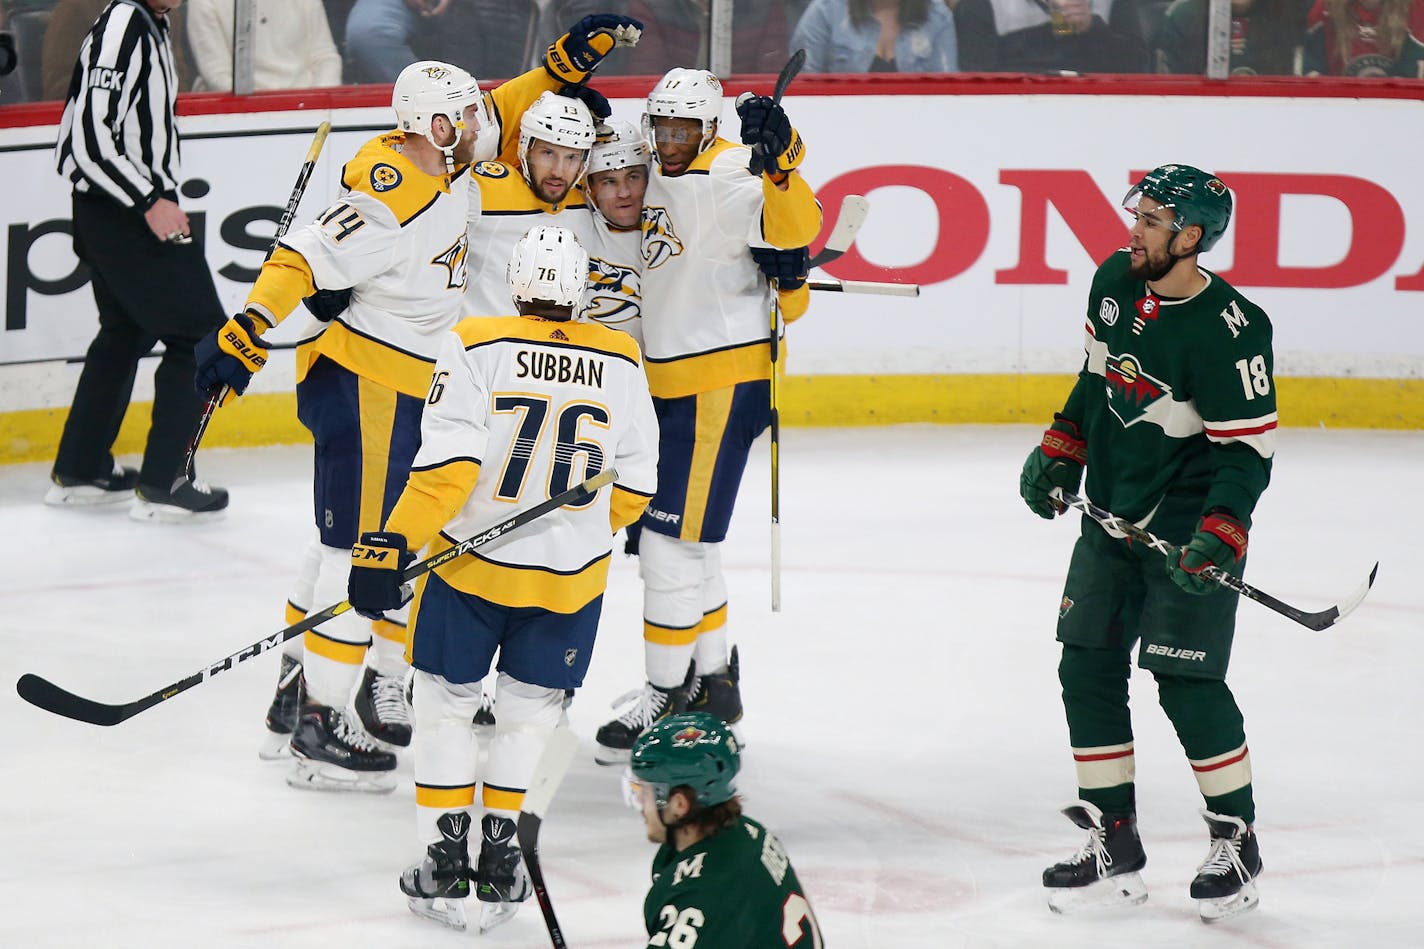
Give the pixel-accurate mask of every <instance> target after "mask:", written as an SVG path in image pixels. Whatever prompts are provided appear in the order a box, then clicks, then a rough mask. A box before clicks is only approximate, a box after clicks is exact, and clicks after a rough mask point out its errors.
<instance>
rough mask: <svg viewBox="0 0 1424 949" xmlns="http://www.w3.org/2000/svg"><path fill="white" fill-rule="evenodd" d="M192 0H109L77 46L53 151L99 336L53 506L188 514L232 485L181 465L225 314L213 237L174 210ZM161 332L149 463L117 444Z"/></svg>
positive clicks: (70, 425)
mask: <svg viewBox="0 0 1424 949" xmlns="http://www.w3.org/2000/svg"><path fill="white" fill-rule="evenodd" d="M181 2H182V0H113V2H112V3H110V4H109V5H108V6H107V7H106V8H105V9H104V11H103V12H102V13H100V14H99V18H98V20H97V22H95V24H94V28H93V29H92V30H90V32H89V34H88V36H86V37H85V38H84V40H83V42H82V44H81V45H80V47H79V57H78V60H77V61H76V63H75V65H74V78H73V79H72V80H71V81H70V96H69V101H68V102H67V103H66V104H65V107H64V115H63V117H62V118H61V119H60V125H59V141H58V144H57V147H56V152H57V156H56V157H57V158H58V165H59V172H60V174H62V175H63V176H64V177H65V178H66V179H68V181H69V182H70V183H71V184H72V186H73V188H74V195H73V215H74V251H75V253H76V254H77V255H78V257H79V259H80V260H82V261H84V262H85V263H86V264H88V265H89V269H90V272H91V276H90V280H91V282H92V284H93V288H94V301H95V303H97V304H98V308H99V332H98V334H97V335H96V336H95V337H94V341H93V342H92V343H90V345H89V351H88V353H87V354H86V355H85V357H84V369H83V371H82V372H81V373H80V375H79V385H78V387H77V388H76V390H75V392H74V403H73V405H72V406H71V407H70V409H69V417H68V418H67V419H66V420H65V423H64V433H63V434H62V435H61V436H60V440H59V450H58V451H57V453H56V455H55V460H54V470H53V471H52V472H51V478H52V480H53V481H54V487H52V488H51V489H50V491H49V493H48V494H47V495H45V503H47V504H55V505H71V504H75V505H80V504H84V505H87V504H103V503H108V502H117V501H125V500H130V499H132V500H133V506H132V507H131V508H130V509H129V514H130V516H131V517H133V518H134V519H135V520H157V521H183V520H187V519H190V518H192V517H194V516H201V515H208V514H216V513H217V512H219V511H221V510H223V509H224V508H226V507H227V492H226V491H224V490H223V489H221V488H210V487H208V486H207V485H206V484H204V483H203V482H202V481H197V480H193V479H192V478H191V477H189V475H188V474H186V473H185V472H184V470H183V464H184V460H185V459H184V448H185V447H186V446H187V444H188V438H189V436H191V435H192V433H193V429H194V427H195V426H196V425H197V423H198V417H199V416H200V415H202V411H203V400H202V399H201V398H200V397H199V396H198V393H197V392H195V391H193V384H192V379H193V372H194V365H195V364H194V358H193V347H194V346H195V345H196V344H197V342H198V340H199V339H200V338H201V337H202V336H203V335H204V334H205V333H208V332H210V331H211V330H213V329H214V328H216V327H218V326H220V325H221V324H222V322H223V306H222V303H221V302H220V301H219V300H218V293H217V288H216V287H214V285H213V275H212V273H211V272H210V271H209V270H208V264H207V261H206V260H204V258H203V246H202V244H201V243H195V242H194V241H193V235H192V230H191V228H190V222H189V220H188V215H187V214H186V213H184V211H183V209H182V208H181V207H179V206H178V179H179V174H180V172H179V142H178V129H177V126H176V125H175V123H174V117H173V106H174V102H175V100H176V98H177V92H178V90H177V88H176V87H175V86H176V84H175V82H174V71H173V54H172V48H171V47H170V46H169V41H168V30H169V26H168V14H169V13H171V12H172V11H173V10H175V9H177V7H178V4H180V3H181ZM159 341H162V343H163V347H164V352H163V358H162V359H161V360H160V361H159V363H158V369H157V370H156V371H155V372H154V376H153V385H154V392H153V424H152V426H151V427H150V428H149V432H148V444H147V446H146V447H145V449H144V454H143V467H142V468H141V469H140V470H138V471H135V470H134V469H132V468H124V467H122V466H120V465H118V464H117V463H116V462H115V461H114V456H113V453H112V448H113V444H114V439H115V438H116V437H117V436H118V434H119V424H120V423H121V422H122V421H123V418H124V410H125V409H127V408H128V404H129V397H130V396H131V395H132V393H133V383H134V374H135V372H136V370H137V369H138V361H139V359H141V358H142V357H143V356H144V355H145V354H147V353H148V351H149V350H150V349H152V348H153V344H154V343H156V342H159Z"/></svg>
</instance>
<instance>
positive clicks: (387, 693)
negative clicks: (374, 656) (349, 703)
mask: <svg viewBox="0 0 1424 949" xmlns="http://www.w3.org/2000/svg"><path fill="white" fill-rule="evenodd" d="M356 715H357V717H358V718H360V719H361V726H362V727H363V728H365V729H366V732H367V733H368V734H369V735H370V736H371V737H372V738H374V739H376V740H377V741H379V742H381V743H383V744H385V745H387V746H394V747H397V748H405V747H408V746H409V745H410V703H409V700H408V699H407V698H406V691H405V682H404V681H403V680H402V679H401V678H400V677H398V676H383V675H381V674H380V673H379V672H377V671H376V670H375V669H372V668H371V667H370V666H367V667H366V671H365V673H364V674H363V675H362V676H361V684H360V685H359V686H357V687H356Z"/></svg>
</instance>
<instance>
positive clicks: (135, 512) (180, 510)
mask: <svg viewBox="0 0 1424 949" xmlns="http://www.w3.org/2000/svg"><path fill="white" fill-rule="evenodd" d="M226 508H227V490H226V489H225V488H214V487H211V486H210V485H209V484H208V483H207V482H206V481H198V480H196V479H194V480H188V479H180V480H178V481H177V482H175V483H174V484H173V485H172V486H171V487H168V488H159V487H154V486H152V485H143V484H140V485H138V486H137V487H136V488H134V498H133V505H132V506H130V507H129V518H130V519H132V520H135V521H157V522H158V523H162V524H186V523H190V522H192V523H198V522H202V521H209V520H213V519H215V518H218V517H221V516H222V514H223V511H224V510H226Z"/></svg>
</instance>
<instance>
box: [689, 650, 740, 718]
mask: <svg viewBox="0 0 1424 949" xmlns="http://www.w3.org/2000/svg"><path fill="white" fill-rule="evenodd" d="M741 681H742V664H741V659H740V657H739V656H738V655H737V647H736V646H733V647H732V654H731V656H729V657H728V659H727V671H726V672H719V673H715V674H712V675H705V676H702V678H701V679H700V680H699V682H698V686H697V693H696V694H695V695H694V697H693V699H692V702H691V703H690V704H689V705H688V707H687V710H688V711H689V712H708V713H710V714H712V715H716V716H717V717H718V718H720V719H721V720H722V721H724V722H726V723H727V724H728V725H735V724H736V723H737V722H740V721H741V720H742V690H741V686H740V683H741ZM739 737H740V736H739Z"/></svg>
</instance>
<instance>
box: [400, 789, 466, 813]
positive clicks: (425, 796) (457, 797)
mask: <svg viewBox="0 0 1424 949" xmlns="http://www.w3.org/2000/svg"><path fill="white" fill-rule="evenodd" d="M415 803H416V805H417V806H419V807H431V808H435V809H436V810H441V811H455V810H459V809H460V808H462V807H474V805H475V786H474V785H473V784H466V785H464V786H462V787H457V788H436V787H427V786H426V785H424V784H417V785H416V786H415Z"/></svg>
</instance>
